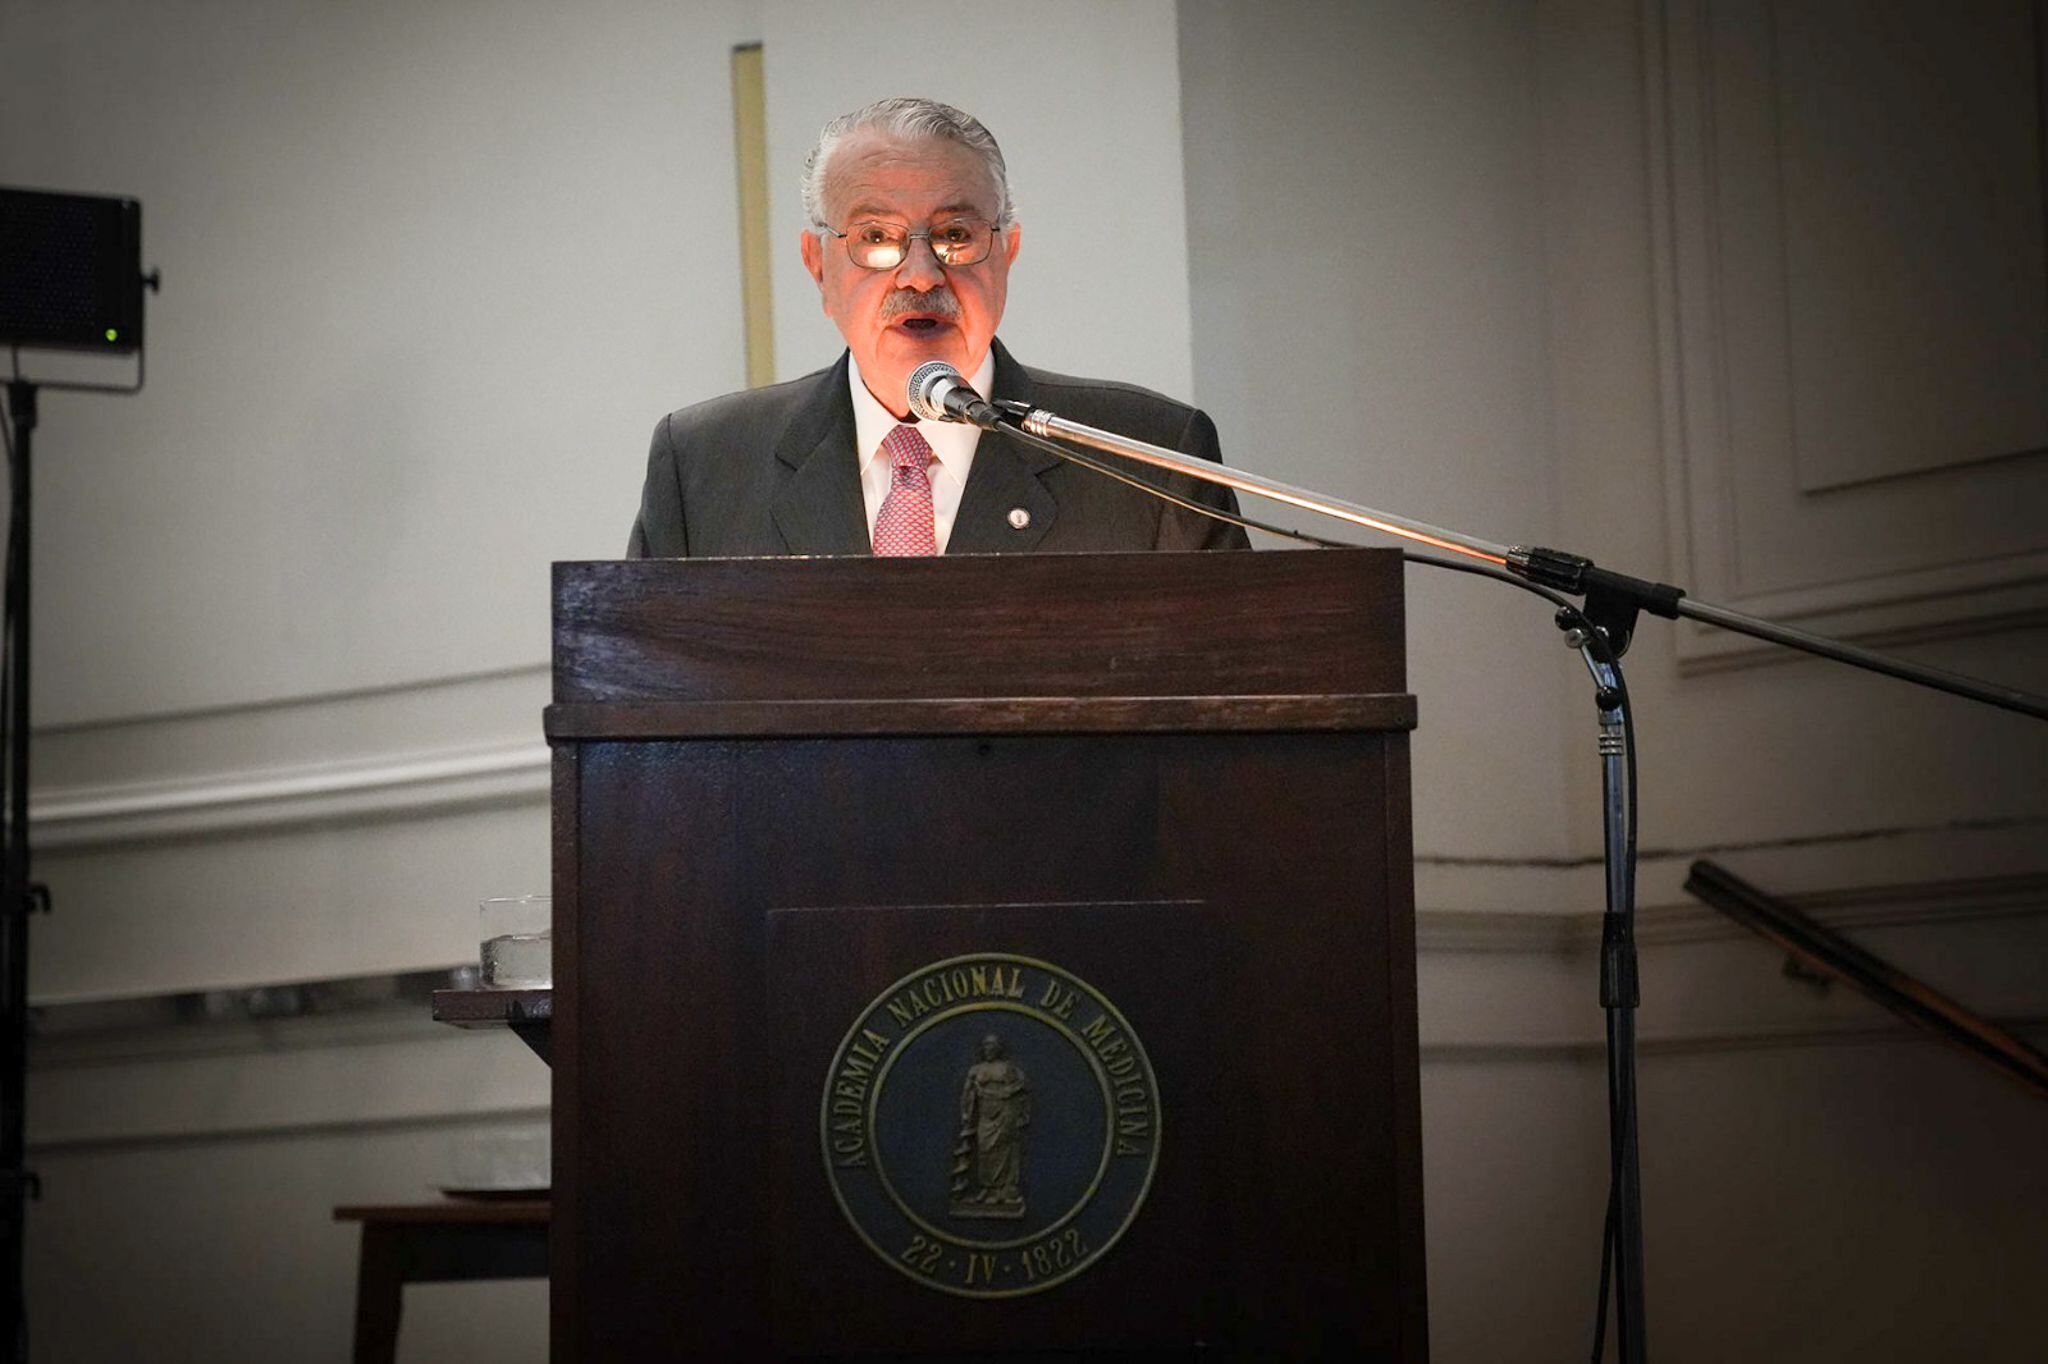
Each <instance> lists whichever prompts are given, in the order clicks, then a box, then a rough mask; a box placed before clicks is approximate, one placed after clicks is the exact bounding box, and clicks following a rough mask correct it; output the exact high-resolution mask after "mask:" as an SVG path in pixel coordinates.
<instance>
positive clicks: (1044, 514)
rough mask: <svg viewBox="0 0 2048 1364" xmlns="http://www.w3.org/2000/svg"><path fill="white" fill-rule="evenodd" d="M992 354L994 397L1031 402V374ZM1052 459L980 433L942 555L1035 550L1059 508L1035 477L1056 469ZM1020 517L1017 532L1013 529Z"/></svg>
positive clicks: (1003, 353) (998, 435)
mask: <svg viewBox="0 0 2048 1364" xmlns="http://www.w3.org/2000/svg"><path fill="white" fill-rule="evenodd" d="M992 344H993V346H994V348H995V353H996V381H995V396H996V397H997V398H1011V399H1016V400H1017V401H1020V402H1031V401H1033V398H1034V394H1033V392H1032V382H1031V372H1030V371H1029V370H1027V369H1025V368H1024V367H1023V366H1022V365H1020V364H1018V363H1017V362H1016V361H1015V360H1013V359H1012V358H1010V353H1009V352H1008V351H1007V350H1005V349H1003V343H1002V342H1000V341H996V342H993V343H992ZM1059 462H1060V461H1059V458H1058V457H1057V456H1055V455H1048V454H1045V453H1043V452H1041V451H1038V450H1034V449H1032V448H1031V447H1030V446H1028V445H1026V444H1024V442H1022V441H1020V440H1018V439H1016V438H1015V437H1014V436H1012V435H1010V434H1009V433H1008V432H1006V431H984V432H982V433H981V441H980V443H979V444H977V445H976V446H975V447H974V467H973V468H972V469H971V470H969V471H968V474H967V487H966V488H965V489H963V490H962V492H961V494H960V510H959V511H958V512H957V513H956V514H955V515H954V517H953V534H952V536H951V537H950V538H949V539H948V540H947V541H946V553H948V554H1000V553H1005V552H1015V551H1018V550H1028V549H1036V548H1037V547H1038V543H1039V542H1040V541H1041V540H1043V539H1045V536H1046V532H1048V531H1050V530H1051V529H1052V523H1053V518H1054V517H1056V516H1058V515H1059V503H1058V502H1057V501H1056V500H1054V498H1053V495H1052V493H1051V492H1049V491H1048V490H1047V489H1046V486H1045V484H1044V483H1043V482H1041V481H1040V480H1039V475H1040V474H1042V473H1044V472H1045V471H1046V470H1047V469H1050V468H1052V467H1053V466H1055V465H1057V464H1058V463H1059ZM1020 511H1021V512H1022V513H1024V516H1023V518H1021V519H1023V520H1024V522H1025V524H1024V526H1023V527H1022V528H1021V529H1020V528H1018V527H1017V526H1016V525H1014V524H1013V521H1014V520H1016V519H1019V518H1017V516H1016V513H1018V512H1020Z"/></svg>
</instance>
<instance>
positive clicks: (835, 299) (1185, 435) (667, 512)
mask: <svg viewBox="0 0 2048 1364" xmlns="http://www.w3.org/2000/svg"><path fill="white" fill-rule="evenodd" d="M804 211H805V213H806V214H807V215H808V216H809V219H810V222H811V226H810V228H809V229H807V230H806V231H805V232H804V233H803V235H802V238H801V249H802V252H803V260H804V266H805V268H806V269H808V270H809V271H810V273H811V278H812V279H814V280H816V281H817V284H818V292H819V295H820V297H821V298H822V300H823V302H824V307H825V313H826V315H827V316H829V317H830V318H831V319H832V321H833V322H834V323H836V324H837V325H838V327H839V332H840V335H842V336H844V337H845V338H846V347H847V349H846V353H845V354H843V355H842V356H840V358H839V362H838V363H837V364H835V365H833V366H832V367H831V368H829V369H824V370H820V371H818V372H817V373H815V374H808V375H805V376H804V377H803V378H801V379H793V380H791V381H790V382H788V383H783V384H777V385H775V386H773V387H771V388H763V389H755V390H752V391H750V392H746V393H735V394H731V395H729V396H727V397H723V398H716V399H713V400H712V401H710V402H706V403H699V404H698V405H696V406H695V407H687V408H684V409H683V410H681V411H679V412H674V413H671V414H669V416H667V417H665V418H664V419H663V420H662V422H661V424H660V425H659V426H657V427H656V428H655V431H654V444H653V448H652V449H651V451H650V452H649V454H648V457H647V482H646V486H645V488H644V489H643V490H642V492H641V497H640V516H639V519H638V520H637V521H635V522H634V525H633V534H632V540H631V542H630V544H629V546H628V549H627V553H628V554H630V555H632V556H634V557H657V556H658V557H673V556H681V555H758V554H867V553H870V552H872V553H875V554H939V553H949V554H968V553H980V554H987V553H1005V552H1014V551H1023V550H1041V551H1078V550H1130V549H1233V548H1243V547H1244V546H1245V544H1246V541H1245V537H1244V532H1243V531H1241V530H1238V529H1237V528H1236V527H1234V526H1230V525H1227V524H1225V523H1223V522H1219V521H1216V520H1214V519H1212V518H1209V517H1205V516H1201V515H1199V514H1197V513H1194V512H1190V511H1186V510H1183V509H1181V508H1177V507H1173V506H1171V505H1169V504H1168V503H1165V502H1163V501H1161V500H1159V499H1157V498H1154V497H1151V496H1149V495H1147V494H1145V493H1143V492H1141V491H1139V490H1138V489H1135V488H1131V487H1128V486H1126V485H1124V484H1122V483H1119V482H1117V481H1115V480H1114V479H1110V478H1106V477H1104V476H1103V475H1101V474H1098V473H1095V472H1093V471H1090V470H1087V469H1083V468H1080V467H1078V466H1075V465H1070V464H1067V463H1065V462H1064V461H1062V460H1060V459H1058V458H1057V457H1055V456H1053V455H1049V454H1045V453H1043V452H1041V451H1038V450H1034V449H1032V448H1030V447H1029V446H1027V445H1025V444H1024V443H1023V442H1021V441H1018V440H1016V439H1014V438H1012V437H1011V436H1010V435H1008V434H1006V433H1002V432H988V433H984V432H982V431H980V430H978V429H977V428H975V427H972V426H966V425H961V424H957V423H945V422H925V421H920V420H918V419H916V418H914V417H912V416H911V415H910V414H909V404H908V401H907V394H906V388H905V385H906V382H907V380H908V378H909V376H910V372H911V371H912V370H913V369H915V368H916V367H917V366H918V365H920V364H922V363H924V362H925V361H928V360H944V361H947V362H948V363H950V364H952V365H953V366H954V367H955V368H956V369H958V370H959V371H960V373H961V374H963V375H965V376H967V378H968V381H969V382H970V383H971V384H973V386H974V387H975V388H976V389H977V390H978V391H979V392H980V393H981V395H982V396H983V397H984V398H986V397H989V396H991V395H993V396H994V397H997V398H1017V399H1022V400H1024V401H1027V402H1030V403H1033V404H1036V405H1039V406H1043V407H1047V408H1050V409H1052V410H1053V411H1055V412H1057V413H1059V414H1060V415H1061V416H1064V417H1071V418H1073V419H1075V420H1077V421H1083V422H1087V423H1089V424H1091V425H1095V426H1101V427H1104V428H1107V429H1109V430H1113V431H1117V432H1120V433H1122V434H1124V435H1129V436H1135V437H1138V438H1139V439H1141V440H1146V441H1150V442H1152V443H1153V444H1156V445H1165V446H1169V447H1172V448H1175V449H1179V450H1182V451H1185V452H1188V453H1191V454H1197V455H1202V456H1204V457H1207V458H1210V459H1214V458H1216V457H1217V448H1216V428H1215V425H1214V423H1212V422H1211V421H1210V420H1209V418H1208V417H1207V416H1205V415H1204V414H1202V413H1201V412H1198V411H1196V410H1195V409H1194V408H1191V407H1188V406H1186V405H1185V404H1182V403H1176V402H1174V401H1172V400H1171V399H1168V398H1164V397H1161V396H1160V395H1158V394H1156V393H1151V392H1148V391H1146V390H1144V389H1141V388H1134V387H1131V386H1130V385H1126V384H1109V383H1098V382H1093V381H1090V380H1085V379H1072V378H1068V377H1066V376H1064V375H1059V374H1052V373H1049V372H1047V371H1045V370H1038V369H1027V368H1026V367H1024V366H1023V365H1020V364H1018V363H1017V361H1016V360H1014V359H1012V358H1011V356H1010V354H1009V352H1008V351H1006V350H1004V349H1003V346H1002V344H1001V342H999V341H997V340H996V336H995V334H996V326H997V324H998V323H1000V322H1001V321H1002V316H1003V300H1004V297H1005V295H1006V291H1007V288H1008V285H1009V277H1010V266H1011V263H1012V262H1014V261H1015V260H1016V258H1017V245H1018V240H1019V229H1018V226H1017V220H1016V214H1015V212H1014V210H1013V208H1012V206H1011V203H1010V185H1009V176H1008V172H1007V171H1006V169H1005V167H1004V164H1003V154H1002V151H1001V150H1000V149H999V148H998V147H997V146H996V142H995V139H994V138H993V137H991V136H990V135H989V133H988V130H987V129H986V128H984V127H982V126H981V124H980V123H979V122H977V121H976V120H975V119H973V118H972V117H970V116H968V115H966V114H963V113H961V112H960V111H959V110H957V109H954V108H951V107H949V106H947V105H944V104H938V103H935V102H933V101H931V100H921V99H890V100H883V101H881V102H880V103H877V104H871V105H869V106H868V107H867V108H865V109H860V110H856V111H855V112H853V113H851V114H846V115H844V116H842V117H840V118H837V119H834V120H833V121H832V122H830V123H828V124H826V125H825V128H824V130H823V131H822V132H821V133H820V134H819V136H818V142H817V145H816V146H815V147H813V148H812V150H811V155H810V158H809V160H808V161H807V162H806V163H805V167H804ZM1133 472H1134V473H1138V474H1139V476H1140V477H1144V478H1147V479H1148V480H1150V481H1154V482H1157V483H1159V484H1161V485H1163V486H1165V487H1168V488H1170V489H1171V490H1172V491H1174V492H1175V493H1177V494H1179V495H1180V496H1182V497H1185V498H1192V499H1196V500H1199V501H1202V502H1204V503H1206V504H1208V505H1211V506H1219V507H1224V508H1228V509H1230V510H1235V506H1236V504H1235V501H1234V500H1233V499H1232V497H1231V496H1230V494H1229V492H1228V491H1227V490H1225V489H1220V488H1217V487H1215V486H1214V485H1211V484H1202V483H1198V482H1197V481H1195V480H1193V479H1188V478H1186V477H1185V476H1183V475H1178V474H1162V473H1159V472H1157V471H1150V470H1146V471H1139V470H1138V469H1137V467H1136V466H1133Z"/></svg>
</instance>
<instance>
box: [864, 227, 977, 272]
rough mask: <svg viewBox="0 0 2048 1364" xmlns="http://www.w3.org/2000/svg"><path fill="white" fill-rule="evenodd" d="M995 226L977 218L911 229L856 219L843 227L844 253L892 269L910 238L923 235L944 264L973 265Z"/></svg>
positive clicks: (905, 252) (867, 266)
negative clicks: (924, 229)
mask: <svg viewBox="0 0 2048 1364" xmlns="http://www.w3.org/2000/svg"><path fill="white" fill-rule="evenodd" d="M995 231H996V230H995V227H994V225H993V224H991V223H987V222H983V221H982V220H981V219H979V218H955V219H954V220H953V221H952V222H949V223H935V224H933V226H932V228H931V230H930V231H929V232H912V231H910V230H909V229H908V228H906V227H903V226H901V225H900V224H897V223H875V222H867V223H855V224H854V225H853V226H852V227H850V228H848V229H847V230H846V253H847V255H849V256H850V257H852V259H853V263H854V264H855V265H858V266H860V267H862V268H863V269H866V270H894V269H895V268H896V267H897V266H899V265H901V264H902V263H903V258H904V257H905V256H906V255H908V254H909V253H910V243H911V239H912V238H914V237H923V238H925V239H926V240H927V241H929V242H930V243H931V247H932V254H933V255H934V256H937V257H938V258H939V261H940V263H941V264H943V265H974V264H977V263H978V262H980V261H981V260H982V259H983V258H984V257H986V256H987V255H988V249H989V246H990V244H991V243H992V242H994V240H995Z"/></svg>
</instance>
